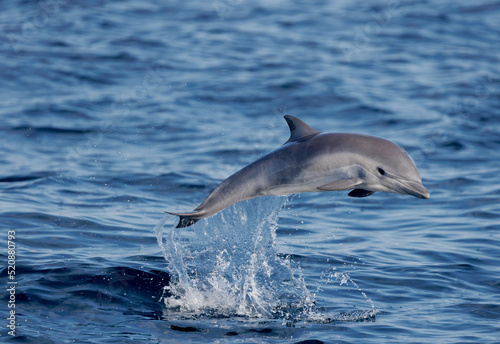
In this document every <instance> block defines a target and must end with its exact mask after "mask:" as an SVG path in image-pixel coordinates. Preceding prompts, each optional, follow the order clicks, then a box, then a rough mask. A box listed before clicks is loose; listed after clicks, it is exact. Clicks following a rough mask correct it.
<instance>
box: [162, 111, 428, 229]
mask: <svg viewBox="0 0 500 344" xmlns="http://www.w3.org/2000/svg"><path fill="white" fill-rule="evenodd" d="M285 120H286V121H287V123H288V126H289V127H290V138H289V139H288V141H287V142H286V143H285V144H284V145H283V146H281V147H280V148H278V149H276V150H274V151H272V152H271V153H269V154H267V155H265V156H263V157H262V158H260V159H258V160H256V161H254V162H252V163H251V164H250V165H248V166H246V167H244V168H243V169H241V170H239V171H238V172H236V173H235V174H233V175H232V176H230V177H229V178H227V179H226V180H224V181H222V182H221V183H220V184H219V185H218V186H217V187H216V188H215V189H214V190H213V191H212V193H210V195H208V197H207V198H206V199H205V200H204V201H203V202H202V203H201V204H200V205H199V206H198V207H197V208H196V209H194V210H193V211H192V212H188V213H172V212H167V213H169V214H172V215H177V216H179V217H180V221H179V224H178V225H177V228H182V227H188V226H191V225H192V224H194V223H196V221H198V220H200V219H203V218H205V217H209V216H211V215H214V214H216V213H218V212H219V211H221V210H222V209H225V208H227V207H228V206H230V205H232V204H234V203H237V202H241V201H245V200H248V199H252V198H256V197H260V196H265V195H287V194H293V193H300V192H318V191H342V190H351V189H353V190H352V191H351V192H349V194H348V195H349V196H351V197H367V196H370V195H372V194H373V193H375V192H376V191H386V192H394V193H399V194H404V195H412V196H416V197H419V198H429V191H427V189H426V188H425V187H424V186H423V185H422V179H421V178H420V174H419V173H418V170H417V168H416V167H415V164H414V163H413V160H412V159H411V158H410V156H409V155H408V153H406V151H405V150H404V149H403V148H402V147H401V146H399V145H397V144H395V143H394V142H391V141H389V140H385V139H382V138H379V137H375V136H369V135H362V134H346V133H321V132H319V131H317V130H315V129H313V128H311V127H310V126H308V125H307V124H306V123H304V122H303V121H301V120H300V119H298V118H296V117H293V116H290V115H286V116H285Z"/></svg>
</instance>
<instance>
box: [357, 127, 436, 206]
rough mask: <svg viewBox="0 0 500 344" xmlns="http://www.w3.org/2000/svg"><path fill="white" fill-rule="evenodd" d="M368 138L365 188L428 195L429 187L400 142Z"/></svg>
mask: <svg viewBox="0 0 500 344" xmlns="http://www.w3.org/2000/svg"><path fill="white" fill-rule="evenodd" d="M367 139H368V141H369V142H368V144H369V146H370V147H369V149H368V151H369V156H370V157H369V159H366V160H365V163H364V164H363V170H364V173H365V176H364V178H363V179H364V185H363V186H364V187H363V188H364V189H367V190H370V191H386V192H394V193H398V194H403V195H412V196H415V197H419V198H429V197H430V194H429V191H428V190H427V189H426V188H425V187H424V186H423V185H422V178H421V177H420V174H419V173H418V170H417V167H416V166H415V163H414V162H413V160H412V158H411V157H410V156H409V155H408V153H407V152H406V151H405V150H404V149H403V148H402V147H401V146H399V145H398V144H396V143H394V142H391V141H389V140H385V139H381V138H378V137H367ZM364 148H365V149H366V148H367V147H366V146H365V147H364ZM365 153H367V151H366V150H365Z"/></svg>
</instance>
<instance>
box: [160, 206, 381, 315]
mask: <svg viewBox="0 0 500 344" xmlns="http://www.w3.org/2000/svg"><path fill="white" fill-rule="evenodd" d="M285 203H286V197H260V198H258V199H255V200H251V201H246V202H241V203H237V204H235V205H232V206H231V207H229V208H227V209H226V210H224V211H223V212H220V213H218V214H216V215H214V216H212V217H210V219H209V220H206V219H205V220H201V221H199V222H197V223H196V224H195V225H193V226H191V227H189V228H183V229H176V228H175V225H174V224H172V225H171V226H165V224H166V223H167V221H168V220H169V219H172V217H171V216H169V215H166V216H165V217H164V218H163V219H162V220H161V221H160V222H159V223H158V224H157V225H156V227H155V234H156V237H157V240H158V244H159V245H160V248H161V250H162V253H163V256H164V257H165V259H166V260H167V262H168V269H169V272H170V274H171V281H170V284H169V285H168V286H166V287H165V293H164V298H163V299H164V302H165V305H166V308H167V311H168V312H170V314H169V315H175V314H176V315H182V317H184V318H186V317H200V316H209V317H233V316H240V317H241V316H243V317H250V318H267V319H282V320H285V321H286V320H293V321H297V320H309V321H319V322H325V321H332V320H333V321H334V320H335V319H333V318H332V317H331V316H327V315H325V314H323V313H321V312H318V311H317V310H316V309H315V294H316V293H314V294H312V293H310V292H309V290H308V288H307V287H306V284H305V282H304V278H303V277H302V275H301V272H300V269H297V268H293V267H292V265H293V264H292V262H291V261H290V258H289V257H286V256H283V255H279V254H278V252H277V250H276V244H275V239H276V228H277V225H276V223H277V220H278V215H279V212H280V210H281V209H282V208H283V206H284V205H285ZM263 214H268V215H267V216H266V217H263ZM339 277H341V278H342V279H343V281H342V283H347V281H351V282H352V283H354V282H353V281H352V280H350V278H349V277H348V276H347V275H342V276H341V275H339V274H337V273H335V272H332V273H331V274H330V277H329V281H327V282H328V283H330V282H331V281H332V280H333V279H335V280H337V279H338V278H339ZM344 280H345V281H344ZM370 302H371V301H370ZM372 309H374V307H373V304H372Z"/></svg>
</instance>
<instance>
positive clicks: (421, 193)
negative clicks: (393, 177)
mask: <svg viewBox="0 0 500 344" xmlns="http://www.w3.org/2000/svg"><path fill="white" fill-rule="evenodd" d="M399 182H400V183H401V184H400V185H401V189H402V190H401V191H400V192H401V193H404V194H408V195H412V196H415V197H418V198H424V199H428V198H429V197H430V193H429V190H427V189H426V188H425V187H424V186H423V185H422V184H420V183H418V182H410V181H406V180H405V181H402V180H400V181H399Z"/></svg>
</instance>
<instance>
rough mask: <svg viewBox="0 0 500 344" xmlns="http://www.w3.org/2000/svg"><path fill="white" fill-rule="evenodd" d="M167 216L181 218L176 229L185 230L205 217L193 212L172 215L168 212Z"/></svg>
mask: <svg viewBox="0 0 500 344" xmlns="http://www.w3.org/2000/svg"><path fill="white" fill-rule="evenodd" d="M166 213H167V214H170V215H175V216H179V223H178V224H177V227H175V228H185V227H189V226H192V225H194V224H195V223H196V222H198V220H200V219H202V218H203V217H204V216H202V215H201V214H200V212H196V211H193V212H192V213H171V212H169V211H166Z"/></svg>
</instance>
